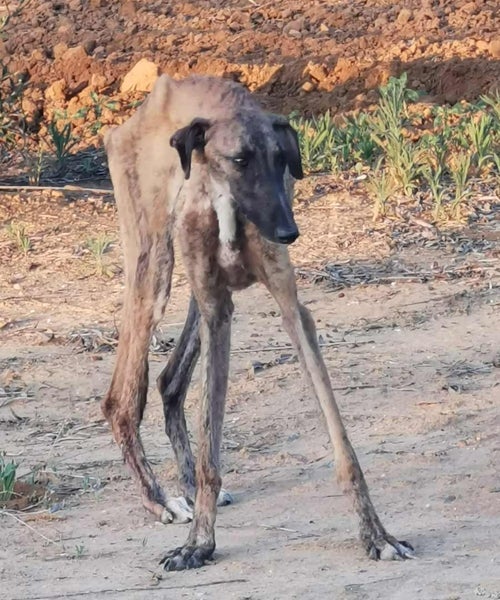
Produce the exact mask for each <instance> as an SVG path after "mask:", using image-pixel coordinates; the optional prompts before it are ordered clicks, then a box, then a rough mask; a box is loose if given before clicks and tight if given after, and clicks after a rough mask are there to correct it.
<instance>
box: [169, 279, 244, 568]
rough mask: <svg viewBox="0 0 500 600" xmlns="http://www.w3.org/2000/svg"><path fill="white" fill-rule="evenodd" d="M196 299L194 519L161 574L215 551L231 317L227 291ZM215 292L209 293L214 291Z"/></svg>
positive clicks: (195, 564) (200, 561)
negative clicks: (198, 372)
mask: <svg viewBox="0 0 500 600" xmlns="http://www.w3.org/2000/svg"><path fill="white" fill-rule="evenodd" d="M207 292H208V290H207V288H204V289H202V290H199V293H198V294H196V290H195V294H196V295H197V299H198V303H199V305H200V312H201V326H200V336H201V368H202V378H203V381H202V390H201V407H200V421H199V444H198V458H197V461H196V496H195V506H194V518H193V522H192V524H191V530H190V532H189V536H188V539H187V542H186V544H185V545H184V546H182V547H180V548H176V549H175V550H173V551H172V552H169V553H168V554H167V555H166V556H165V557H164V558H163V559H162V561H161V562H162V563H163V565H164V568H165V569H166V570H167V571H180V570H183V569H192V568H196V567H201V566H202V565H203V564H204V563H205V560H207V559H210V558H211V556H212V554H213V552H214V549H215V534H214V528H215V518H216V513H217V498H218V495H219V491H220V489H221V477H220V447H221V437H222V423H223V420H224V407H225V400H226V390H227V378H228V370H229V350H230V335H231V316H232V313H233V303H232V301H231V295H230V293H229V292H228V291H227V290H225V289H223V288H219V289H218V290H217V293H213V294H212V293H207ZM214 292H215V291H214Z"/></svg>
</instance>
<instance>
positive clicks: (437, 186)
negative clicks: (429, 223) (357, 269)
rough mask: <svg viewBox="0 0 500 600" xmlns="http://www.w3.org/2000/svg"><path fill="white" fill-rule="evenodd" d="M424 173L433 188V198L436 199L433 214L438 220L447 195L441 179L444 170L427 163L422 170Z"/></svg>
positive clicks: (431, 188)
mask: <svg viewBox="0 0 500 600" xmlns="http://www.w3.org/2000/svg"><path fill="white" fill-rule="evenodd" d="M422 175H423V176H424V178H425V180H426V181H427V183H428V184H429V188H430V190H431V194H432V199H433V200H434V208H433V210H432V215H433V217H434V219H435V220H436V221H437V220H438V219H439V218H440V217H441V212H442V207H443V200H444V197H445V189H444V187H443V184H442V181H441V177H442V171H441V169H440V168H439V167H437V168H433V167H431V166H430V165H426V166H425V167H424V168H423V170H422Z"/></svg>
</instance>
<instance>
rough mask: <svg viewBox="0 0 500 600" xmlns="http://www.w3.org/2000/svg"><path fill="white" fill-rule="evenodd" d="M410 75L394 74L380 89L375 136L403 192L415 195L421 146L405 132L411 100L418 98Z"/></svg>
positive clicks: (374, 124)
mask: <svg viewBox="0 0 500 600" xmlns="http://www.w3.org/2000/svg"><path fill="white" fill-rule="evenodd" d="M406 83H407V76H406V73H403V75H401V77H400V78H399V79H397V78H395V77H391V78H390V79H389V82H388V83H387V85H385V86H382V87H381V88H380V90H379V91H380V101H379V105H378V108H377V111H376V113H375V116H374V121H373V133H372V137H373V140H374V141H375V143H376V144H378V146H379V147H380V149H381V150H382V152H383V153H384V154H385V162H386V165H387V168H388V169H389V171H390V173H391V175H392V177H393V179H394V181H395V182H396V183H397V184H398V185H399V187H400V188H401V190H402V192H403V193H404V194H405V195H407V196H411V194H412V193H413V190H414V189H415V187H416V181H417V179H418V177H419V175H420V172H421V157H422V153H421V150H420V148H419V147H418V146H417V145H416V144H413V143H412V142H411V141H410V140H408V139H406V138H405V137H404V135H403V131H404V126H405V125H406V123H407V120H408V110H407V100H416V99H417V98H418V94H417V92H414V91H413V90H409V89H407V88H406Z"/></svg>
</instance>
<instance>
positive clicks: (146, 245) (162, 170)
mask: <svg viewBox="0 0 500 600" xmlns="http://www.w3.org/2000/svg"><path fill="white" fill-rule="evenodd" d="M105 144H106V150H107V153H108V157H109V166H110V171H111V177H112V181H113V186H114V191H115V196H116V202H117V205H118V214H119V220H120V229H121V236H122V242H123V252H124V259H125V299H124V308H123V319H122V326H121V333H120V341H119V345H118V353H117V359H116V366H115V370H114V374H113V378H112V382H111V387H110V390H109V392H108V395H107V397H106V398H105V399H104V401H103V404H102V408H103V411H104V414H105V415H106V417H107V419H108V420H109V422H110V423H111V427H112V430H113V434H114V437H115V439H116V441H117V443H118V444H119V446H120V447H121V449H122V452H123V456H124V460H125V461H126V463H127V464H128V466H129V467H130V469H131V470H132V472H133V474H134V476H135V477H136V479H137V480H138V482H139V484H140V487H141V492H142V499H143V503H144V506H145V507H146V508H147V509H148V510H149V511H151V512H152V513H153V514H154V515H156V517H157V518H159V519H161V520H162V521H164V522H169V521H172V520H175V521H187V520H191V519H192V524H191V529H190V533H189V537H188V540H187V542H186V544H185V545H184V546H183V547H181V548H177V549H176V550H174V551H172V552H170V553H168V554H167V555H166V556H165V558H164V559H163V561H162V562H163V564H164V567H165V568H166V569H168V570H180V569H185V568H192V567H198V566H201V565H202V564H204V561H205V560H206V559H209V558H210V557H211V556H212V554H213V552H214V549H215V537H214V525H215V517H216V510H217V509H216V505H217V500H218V497H219V495H220V491H221V477H220V467H219V464H220V460H219V456H220V446H221V433H222V422H223V416H224V405H225V397H226V388H227V377H228V367H229V351H230V330H231V318H232V312H233V303H232V301H231V293H232V291H233V290H236V289H244V288H246V287H248V286H249V285H251V284H253V283H254V282H261V283H263V284H264V285H265V286H266V287H267V288H268V290H269V291H270V292H271V294H272V295H273V296H274V298H275V299H276V301H277V303H278V305H279V307H280V309H281V313H282V317H283V323H284V326H285V328H286V330H287V332H288V334H289V335H290V338H291V340H292V342H293V345H294V347H295V349H296V351H297V354H298V356H299V359H300V363H301V366H302V369H303V371H304V374H305V377H306V379H307V381H308V383H309V385H310V386H311V388H312V389H313V391H314V394H315V396H316V397H317V399H318V401H319V403H320V406H321V408H322V410H323V413H324V416H325V419H326V423H327V427H328V432H329V434H330V438H331V441H332V444H333V449H334V453H335V459H336V471H337V477H338V480H339V482H340V485H341V486H342V489H343V490H344V491H345V492H346V493H347V494H348V495H349V496H350V497H351V498H352V500H353V502H354V507H355V510H356V512H357V514H358V516H359V519H360V531H361V540H362V542H363V546H364V547H365V549H366V551H367V553H368V555H369V556H370V557H371V558H397V557H401V558H407V557H411V556H412V548H411V546H410V545H409V544H407V543H405V542H398V541H397V540H396V539H395V538H394V537H392V536H391V535H389V534H388V533H387V532H386V530H385V529H384V527H383V526H382V524H381V522H380V519H379V518H378V516H377V514H376V512H375V509H374V507H373V505H372V502H371V500H370V497H369V494H368V488H367V485H366V482H365V479H364V476H363V473H362V470H361V467H360V466H359V463H358V460H357V458H356V454H355V453H354V450H353V448H352V446H351V444H350V442H349V439H348V437H347V433H346V431H345V428H344V425H343V423H342V419H341V416H340V414H339V410H338V407H337V404H336V402H335V399H334V396H333V392H332V388H331V384H330V380H329V377H328V373H327V371H326V368H325V364H324V362H323V359H322V356H321V353H320V350H319V346H318V343H317V339H316V330H315V326H314V322H313V319H312V318H311V315H310V314H309V311H308V310H307V309H306V308H305V307H304V306H302V305H301V304H300V303H299V301H298V298H297V289H296V284H295V278H294V272H293V268H292V266H291V264H290V260H289V255H288V250H287V247H286V244H288V243H291V242H293V241H294V240H295V239H296V237H297V236H298V230H297V227H296V225H295V221H294V219H293V213H292V210H291V197H292V188H293V182H292V177H290V176H289V173H290V174H291V175H292V176H293V177H294V178H300V177H302V168H301V164H300V154H299V149H298V143H297V136H296V134H295V132H294V131H293V130H292V128H291V127H290V126H289V124H288V123H287V121H286V120H284V119H283V118H282V117H278V116H276V115H269V114H266V113H264V112H263V111H262V109H261V108H260V106H259V105H258V103H257V102H256V100H255V99H254V98H253V97H252V96H251V94H250V93H249V92H247V91H246V90H245V89H244V88H242V87H241V86H239V85H237V84H235V83H232V82H229V81H227V80H222V79H218V78H209V77H191V78H188V79H185V80H183V81H174V80H172V79H170V78H168V77H166V76H162V77H160V78H159V80H158V82H157V83H156V85H155V87H154V89H153V91H152V93H151V94H150V96H149V98H148V99H147V100H146V101H145V102H144V104H143V105H142V106H141V107H140V108H139V109H138V110H137V112H136V113H135V114H134V115H133V116H132V117H131V118H130V119H129V120H128V121H127V122H126V123H124V124H123V125H121V126H120V127H118V128H115V129H113V130H112V131H111V132H110V133H109V134H108V136H107V137H106V140H105ZM174 235H177V236H178V239H179V244H180V248H181V253H182V257H183V260H184V263H185V267H186V271H187V274H188V278H189V281H190V284H191V287H192V292H193V293H192V298H191V301H190V306H189V312H188V316H187V320H186V324H185V326H184V330H183V332H182V334H181V337H180V339H179V341H178V344H177V347H176V349H175V351H174V352H173V354H172V356H171V358H170V360H169V362H168V364H167V366H166V368H165V369H164V371H163V372H162V373H161V375H160V377H159V379H158V387H159V390H160V393H161V396H162V399H163V406H164V413H165V423H166V432H167V434H168V437H169V438H170V441H171V443H172V447H173V450H174V453H175V456H176V458H177V463H178V476H179V487H180V492H181V497H180V498H174V497H166V496H165V494H164V493H163V491H162V489H161V488H160V486H159V485H158V483H157V481H156V478H155V476H154V474H153V471H152V470H151V467H150V465H149V463H148V461H147V459H146V457H145V454H144V449H143V446H142V442H141V438H140V435H139V426H140V423H141V419H142V416H143V412H144V407H145V404H146V395H147V387H148V347H149V343H150V338H151V334H152V332H153V330H154V328H155V326H156V325H157V324H158V322H159V320H160V319H161V317H162V315H163V312H164V310H165V306H166V303H167V300H168V297H169V293H170V281H171V275H172V268H173V265H174V250H173V238H174ZM200 355H201V365H202V366H201V368H202V386H201V388H202V389H201V407H200V421H199V450H198V458H197V460H196V461H195V459H194V456H193V453H192V451H191V447H190V444H189V439H188V433H187V429H186V420H185V416H184V399H185V396H186V391H187V388H188V385H189V382H190V379H191V375H192V372H193V368H194V366H195V363H196V361H197V359H198V357H199V356H200ZM222 500H224V497H222ZM193 503H194V516H193V510H192V506H193Z"/></svg>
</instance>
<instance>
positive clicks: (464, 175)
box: [450, 152, 471, 217]
mask: <svg viewBox="0 0 500 600" xmlns="http://www.w3.org/2000/svg"><path fill="white" fill-rule="evenodd" d="M470 165H471V155H470V153H468V152H460V153H458V154H457V155H456V156H454V158H453V160H452V161H451V163H450V175H451V178H452V180H453V183H454V184H455V195H454V198H453V201H452V203H451V209H452V212H453V214H454V216H455V217H458V216H459V214H460V205H461V203H462V202H463V201H464V200H465V199H466V198H467V197H468V196H469V195H470V191H469V190H468V187H467V182H468V180H469V171H470Z"/></svg>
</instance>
